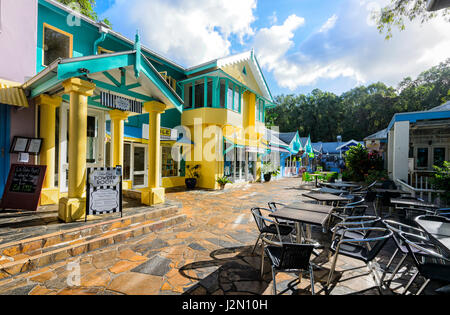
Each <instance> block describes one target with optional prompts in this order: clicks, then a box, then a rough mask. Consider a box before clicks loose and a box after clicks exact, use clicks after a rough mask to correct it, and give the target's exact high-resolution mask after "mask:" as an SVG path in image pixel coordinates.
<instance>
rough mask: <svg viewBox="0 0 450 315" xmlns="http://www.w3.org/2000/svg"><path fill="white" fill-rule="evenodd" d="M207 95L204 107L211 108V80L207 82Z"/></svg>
mask: <svg viewBox="0 0 450 315" xmlns="http://www.w3.org/2000/svg"><path fill="white" fill-rule="evenodd" d="M207 92H208V94H207V100H206V102H207V103H206V105H207V106H208V107H213V82H212V81H211V80H208V91H207Z"/></svg>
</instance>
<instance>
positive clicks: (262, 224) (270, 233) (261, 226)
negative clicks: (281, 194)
mask: <svg viewBox="0 0 450 315" xmlns="http://www.w3.org/2000/svg"><path fill="white" fill-rule="evenodd" d="M261 211H265V212H270V213H273V211H272V210H270V209H265V208H252V209H251V212H252V215H253V218H254V219H255V222H256V226H257V227H258V230H259V236H258V239H257V240H256V243H255V246H253V250H252V254H253V253H254V252H255V249H256V247H257V246H258V243H259V240H261V241H262V244H261V248H262V249H261V275H262V273H263V266H264V244H265V243H266V244H272V245H280V244H281V243H282V242H283V238H282V237H283V236H287V235H290V234H291V233H292V231H293V229H294V228H293V227H292V226H287V225H281V224H279V223H278V222H277V221H275V220H272V219H269V218H267V217H265V216H263V215H262V212H261ZM269 237H270V238H269ZM275 237H278V242H276V241H274V238H275Z"/></svg>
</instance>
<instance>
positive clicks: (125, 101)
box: [100, 92, 142, 114]
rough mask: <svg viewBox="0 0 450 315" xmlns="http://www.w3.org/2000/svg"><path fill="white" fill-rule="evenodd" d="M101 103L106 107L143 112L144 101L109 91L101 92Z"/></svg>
mask: <svg viewBox="0 0 450 315" xmlns="http://www.w3.org/2000/svg"><path fill="white" fill-rule="evenodd" d="M100 104H102V105H103V106H105V107H108V108H112V109H118V110H121V111H124V112H133V113H138V114H142V102H138V101H135V100H132V99H129V98H125V97H121V96H117V95H114V94H111V93H107V92H100Z"/></svg>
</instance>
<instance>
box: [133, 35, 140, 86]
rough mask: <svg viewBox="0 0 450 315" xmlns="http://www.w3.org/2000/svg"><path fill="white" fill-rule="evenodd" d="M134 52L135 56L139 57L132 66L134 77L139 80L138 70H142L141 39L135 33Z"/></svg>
mask: <svg viewBox="0 0 450 315" xmlns="http://www.w3.org/2000/svg"><path fill="white" fill-rule="evenodd" d="M134 50H135V51H136V56H139V57H137V58H136V62H135V64H134V75H135V77H136V79H137V78H139V74H140V70H141V68H142V62H141V54H142V52H141V38H140V36H139V34H138V33H136V40H135V42H134Z"/></svg>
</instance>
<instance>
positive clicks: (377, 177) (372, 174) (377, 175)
mask: <svg viewBox="0 0 450 315" xmlns="http://www.w3.org/2000/svg"><path fill="white" fill-rule="evenodd" d="M387 179H389V175H388V173H387V171H385V170H381V171H379V170H369V173H368V174H367V176H366V179H365V182H366V184H368V185H370V184H372V183H373V182H374V181H385V180H387Z"/></svg>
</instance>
